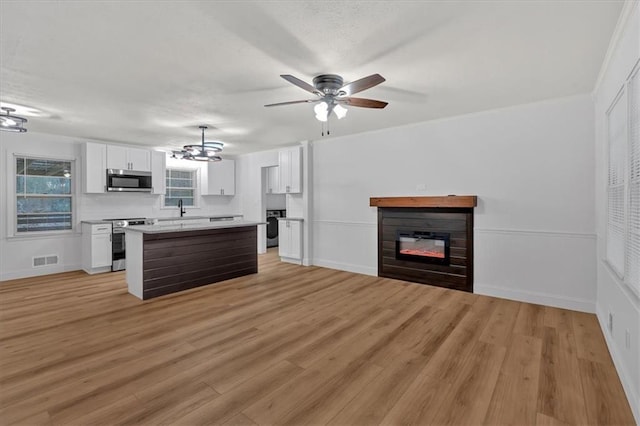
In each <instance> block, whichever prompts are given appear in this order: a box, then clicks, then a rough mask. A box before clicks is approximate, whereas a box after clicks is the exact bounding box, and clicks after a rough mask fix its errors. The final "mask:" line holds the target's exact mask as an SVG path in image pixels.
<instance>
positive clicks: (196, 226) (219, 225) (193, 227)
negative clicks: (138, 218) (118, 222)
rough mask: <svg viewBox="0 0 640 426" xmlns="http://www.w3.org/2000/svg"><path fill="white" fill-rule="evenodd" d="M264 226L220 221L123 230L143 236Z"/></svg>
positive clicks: (148, 226) (144, 226) (259, 223)
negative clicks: (139, 233)
mask: <svg viewBox="0 0 640 426" xmlns="http://www.w3.org/2000/svg"><path fill="white" fill-rule="evenodd" d="M255 225H266V222H250V221H246V220H222V221H219V222H209V223H193V224H191V223H181V224H178V225H162V224H158V225H138V226H129V227H127V228H124V230H125V231H129V232H141V233H143V234H162V233H165V232H183V231H202V230H206V229H224V228H240V227H243V226H255Z"/></svg>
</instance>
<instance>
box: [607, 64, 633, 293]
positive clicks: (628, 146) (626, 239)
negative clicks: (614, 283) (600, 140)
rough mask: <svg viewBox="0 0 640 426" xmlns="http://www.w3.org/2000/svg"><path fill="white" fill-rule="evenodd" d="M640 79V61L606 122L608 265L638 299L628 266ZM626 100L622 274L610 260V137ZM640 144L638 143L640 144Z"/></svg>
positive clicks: (612, 106)
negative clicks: (634, 90)
mask: <svg viewBox="0 0 640 426" xmlns="http://www.w3.org/2000/svg"><path fill="white" fill-rule="evenodd" d="M639 76H640V61H638V62H637V63H636V64H635V66H634V67H633V70H632V71H631V73H629V76H628V78H627V79H626V80H625V82H624V84H623V85H622V87H621V88H620V91H619V92H618V93H617V94H616V96H615V97H614V99H613V102H612V103H611V106H610V107H609V108H608V109H607V112H606V117H607V121H606V126H605V128H606V138H607V139H606V140H607V144H606V146H607V151H606V152H607V157H606V158H607V169H606V170H607V177H606V178H607V184H606V188H607V190H606V201H605V202H606V209H605V212H606V224H607V225H606V234H605V253H604V257H605V258H604V261H605V263H606V264H607V265H608V266H609V269H610V270H611V271H612V272H613V273H614V274H615V275H616V277H617V278H618V279H619V280H620V281H621V282H622V283H623V284H625V285H626V286H627V287H628V288H629V289H630V290H631V291H633V292H634V293H635V294H636V295H638V296H640V284H638V283H632V282H631V279H630V277H629V271H628V266H629V259H628V257H629V252H630V246H631V239H630V232H631V231H630V226H629V223H630V218H631V217H632V214H633V213H635V214H638V212H633V213H632V212H631V208H630V207H631V160H632V155H631V152H632V146H633V145H632V143H633V141H632V139H631V137H632V132H631V125H632V113H633V112H632V111H631V102H632V96H631V93H630V88H631V81H632V80H633V79H634V78H636V79H638V78H639ZM636 84H640V81H637V82H636ZM622 99H624V103H623V104H620V105H623V106H624V108H625V116H626V127H625V135H624V145H625V146H624V150H623V152H624V155H625V158H624V201H623V203H624V205H623V211H624V213H623V222H624V223H623V226H624V229H623V241H622V244H623V253H622V270H620V269H619V268H617V267H616V266H615V265H614V264H613V263H612V262H611V261H610V259H609V237H610V235H609V215H610V210H609V190H610V186H609V173H610V170H611V163H610V161H611V158H610V153H611V145H610V144H611V140H610V139H609V138H610V133H609V116H610V113H611V111H612V110H613V109H614V108H615V107H616V106H617V105H618V104H619V102H620V101H621V100H622ZM635 119H636V120H637V119H638V118H637V117H636V118H635ZM636 143H637V141H636Z"/></svg>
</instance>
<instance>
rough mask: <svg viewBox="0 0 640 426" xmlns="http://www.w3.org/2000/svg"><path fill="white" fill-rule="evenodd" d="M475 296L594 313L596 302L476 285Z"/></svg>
mask: <svg viewBox="0 0 640 426" xmlns="http://www.w3.org/2000/svg"><path fill="white" fill-rule="evenodd" d="M473 292H474V294H482V295H485V296H492V297H499V298H501V299H510V300H517V301H520V302H526V303H534V304H538V305H545V306H552V307H556V308H563V309H571V310H573V311H580V312H588V313H591V314H592V313H594V312H595V309H596V305H595V301H593V300H586V299H577V298H574V297H566V296H557V295H549V294H543V293H537V292H532V291H525V290H514V289H511V288H505V287H496V286H492V285H488V284H482V283H474V284H473Z"/></svg>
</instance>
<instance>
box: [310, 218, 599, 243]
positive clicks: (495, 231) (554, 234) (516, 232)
mask: <svg viewBox="0 0 640 426" xmlns="http://www.w3.org/2000/svg"><path fill="white" fill-rule="evenodd" d="M313 222H314V223H318V224H327V225H340V226H348V225H354V226H361V227H367V228H369V227H371V228H375V227H377V226H378V224H377V223H376V222H362V221H358V222H357V221H348V220H323V219H315V220H313ZM473 230H474V232H475V233H478V234H505V235H524V236H545V237H562V238H579V239H587V240H595V239H596V238H597V235H596V233H595V232H593V233H592V232H567V231H552V230H532V229H503V228H474V229H473Z"/></svg>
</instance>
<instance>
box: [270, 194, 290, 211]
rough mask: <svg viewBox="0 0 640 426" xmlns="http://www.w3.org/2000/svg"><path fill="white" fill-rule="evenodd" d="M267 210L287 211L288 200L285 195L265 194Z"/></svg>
mask: <svg viewBox="0 0 640 426" xmlns="http://www.w3.org/2000/svg"><path fill="white" fill-rule="evenodd" d="M265 197H266V198H265V201H266V208H267V210H285V209H286V208H287V200H286V195H285V194H265Z"/></svg>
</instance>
